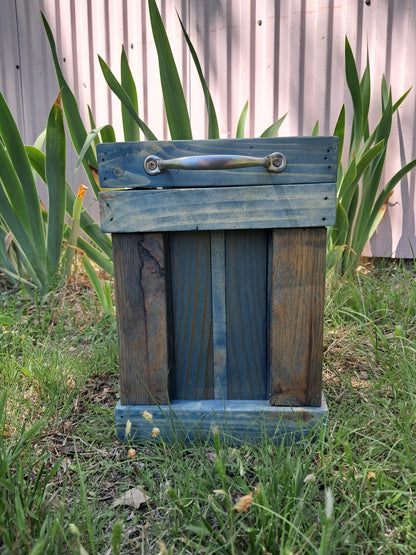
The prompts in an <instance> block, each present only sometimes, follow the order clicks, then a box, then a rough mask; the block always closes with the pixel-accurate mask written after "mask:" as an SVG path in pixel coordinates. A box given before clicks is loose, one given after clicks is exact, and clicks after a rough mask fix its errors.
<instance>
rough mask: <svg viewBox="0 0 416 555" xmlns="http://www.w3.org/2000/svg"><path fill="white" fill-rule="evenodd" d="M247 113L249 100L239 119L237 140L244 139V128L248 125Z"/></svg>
mask: <svg viewBox="0 0 416 555" xmlns="http://www.w3.org/2000/svg"><path fill="white" fill-rule="evenodd" d="M247 112H248V100H247V102H246V103H245V104H244V106H243V109H242V110H241V114H240V117H239V118H238V123H237V130H236V132H235V136H236V138H237V139H242V138H243V137H244V127H245V125H246V119H247Z"/></svg>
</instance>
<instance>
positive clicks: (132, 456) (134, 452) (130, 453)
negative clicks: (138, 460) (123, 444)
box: [127, 447, 136, 459]
mask: <svg viewBox="0 0 416 555" xmlns="http://www.w3.org/2000/svg"><path fill="white" fill-rule="evenodd" d="M127 455H128V456H129V457H130V458H131V459H134V457H135V456H136V449H133V448H132V447H130V449H129V450H128V451H127Z"/></svg>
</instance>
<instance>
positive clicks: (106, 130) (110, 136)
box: [100, 123, 116, 143]
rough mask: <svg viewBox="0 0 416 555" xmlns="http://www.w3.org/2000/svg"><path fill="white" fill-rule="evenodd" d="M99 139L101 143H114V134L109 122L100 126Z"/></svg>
mask: <svg viewBox="0 0 416 555" xmlns="http://www.w3.org/2000/svg"><path fill="white" fill-rule="evenodd" d="M100 135H101V141H102V142H103V143H115V142H116V134H115V131H114V127H113V126H112V125H110V124H109V123H108V124H107V125H104V126H103V127H101V133H100Z"/></svg>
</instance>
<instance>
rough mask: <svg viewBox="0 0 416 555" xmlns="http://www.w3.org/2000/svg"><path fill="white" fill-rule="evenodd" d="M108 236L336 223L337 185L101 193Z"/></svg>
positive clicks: (102, 210)
mask: <svg viewBox="0 0 416 555" xmlns="http://www.w3.org/2000/svg"><path fill="white" fill-rule="evenodd" d="M99 200H100V214H101V229H102V230H103V231H104V232H106V233H118V232H122V233H133V232H145V231H194V230H222V229H271V228H277V227H284V228H294V227H322V226H328V225H333V224H334V223H335V205H336V186H335V183H309V184H303V185H279V186H277V185H276V186H263V187H222V188H221V187H216V188H211V189H160V190H147V191H142V190H140V191H109V192H106V193H103V192H101V193H99Z"/></svg>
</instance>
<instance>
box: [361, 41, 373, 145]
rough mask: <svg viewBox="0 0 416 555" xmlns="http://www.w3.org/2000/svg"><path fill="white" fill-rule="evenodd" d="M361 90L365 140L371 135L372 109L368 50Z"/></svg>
mask: <svg viewBox="0 0 416 555" xmlns="http://www.w3.org/2000/svg"><path fill="white" fill-rule="evenodd" d="M360 90H361V98H362V106H363V136H364V138H367V137H368V135H369V128H368V112H369V109H370V97H371V78H370V60H369V56H368V48H367V63H366V66H365V70H364V73H363V76H362V78H361V81H360Z"/></svg>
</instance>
